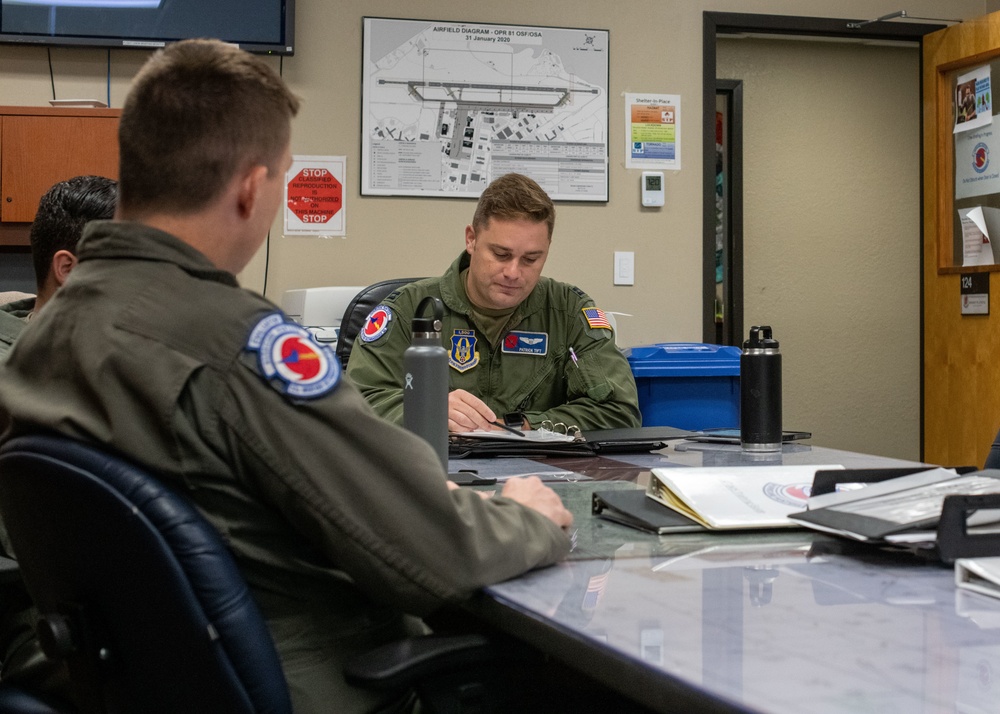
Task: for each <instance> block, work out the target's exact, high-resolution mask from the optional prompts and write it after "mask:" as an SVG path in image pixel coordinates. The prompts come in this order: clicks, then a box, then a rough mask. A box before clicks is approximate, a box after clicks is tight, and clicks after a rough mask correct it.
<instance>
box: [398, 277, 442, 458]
mask: <svg viewBox="0 0 1000 714" xmlns="http://www.w3.org/2000/svg"><path fill="white" fill-rule="evenodd" d="M428 306H430V308H431V309H432V311H433V315H431V316H430V317H425V316H424V312H425V310H426V309H427V308H428ZM443 317H444V305H443V304H442V303H441V300H439V299H438V298H436V297H425V298H424V299H423V300H422V301H421V302H420V305H418V306H417V312H416V314H415V315H414V317H413V339H412V341H411V342H410V346H409V347H407V348H406V351H405V352H404V353H403V426H404V427H406V428H407V429H408V430H410V431H412V432H413V433H414V434H416V435H418V436H422V437H423V438H424V439H425V440H426V441H427V442H428V443H429V444H430V445H431V446H433V447H434V451H435V452H436V453H437V455H438V458H439V459H440V460H441V465H442V466H443V467H444V469H445V470H446V471H447V470H448V351H447V350H446V349H445V348H444V347H443V346H442V345H441V320H442V318H443Z"/></svg>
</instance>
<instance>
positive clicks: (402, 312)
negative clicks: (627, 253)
mask: <svg viewBox="0 0 1000 714" xmlns="http://www.w3.org/2000/svg"><path fill="white" fill-rule="evenodd" d="M554 225H555V206H553V204H552V201H551V199H549V197H548V195H546V193H545V192H544V191H543V190H542V188H541V187H540V186H539V185H538V184H537V183H535V182H534V181H533V180H531V179H530V178H528V177H526V176H521V175H520V174H506V175H504V176H501V177H500V178H498V179H496V180H495V181H493V183H491V184H490V185H489V186H488V187H487V188H486V190H485V191H484V192H483V194H482V196H480V198H479V203H478V204H477V206H476V212H475V215H474V216H473V219H472V225H469V226H466V228H465V252H463V253H462V254H461V255H460V256H459V257H458V258H457V259H456V260H455V262H454V263H452V264H451V267H449V268H448V270H447V272H445V274H444V275H443V276H442V277H440V278H431V279H427V280H421V281H418V282H416V283H411V284H410V285H407V286H405V287H404V288H402V289H400V290H398V291H396V292H394V293H392V294H391V295H389V296H388V297H387V298H386V299H385V301H384V302H383V303H382V304H380V305H378V306H376V307H375V309H374V310H372V312H371V314H370V315H369V316H368V320H367V321H366V324H365V325H364V327H363V328H362V329H361V332H360V333H359V335H358V339H357V340H355V343H354V347H353V349H352V350H351V358H350V363H349V364H348V374H349V375H350V377H351V379H352V380H353V381H354V383H355V384H356V385H357V386H358V388H359V389H360V390H361V393H362V394H363V395H364V396H365V398H366V399H367V400H368V402H369V403H370V404H371V405H372V407H373V408H374V409H375V411H376V413H378V414H380V415H382V416H383V417H385V418H387V419H389V420H391V421H394V422H397V423H401V422H402V419H403V352H404V351H405V350H406V348H407V347H408V346H409V344H410V323H411V320H412V319H413V314H414V312H415V310H416V308H417V306H418V305H419V304H420V301H421V300H422V299H423V298H424V297H426V296H428V295H430V296H434V297H438V298H440V299H441V300H442V302H443V303H444V306H445V314H444V320H443V328H442V329H443V339H444V343H445V347H446V348H447V349H448V352H449V356H448V362H449V365H450V366H451V370H450V371H449V373H450V384H449V388H450V391H449V395H448V428H449V430H451V431H453V432H463V431H472V430H475V429H486V430H489V429H491V428H493V423H494V422H496V421H497V420H498V419H503V420H504V421H505V422H506V423H507V424H514V425H518V426H523V427H524V428H532V427H534V428H537V427H539V426H540V425H541V424H542V423H543V422H551V423H552V424H558V423H562V424H565V425H575V426H578V427H579V428H580V429H583V430H589V429H611V428H624V427H635V426H639V424H640V419H641V418H640V415H639V406H638V396H637V394H636V387H635V380H634V379H633V377H632V372H631V369H630V368H629V365H628V362H627V360H626V359H625V358H624V356H623V355H622V354H621V352H619V350H618V348H617V347H616V346H615V340H614V333H613V330H612V327H611V325H610V323H609V322H608V319H607V317H606V315H605V314H604V312H603V311H602V310H600V309H599V308H597V307H596V306H595V305H594V302H593V301H592V300H591V299H590V298H589V297H588V296H587V295H586V294H585V293H584V292H583V291H582V290H580V289H579V288H577V287H574V286H572V285H567V284H566V283H560V282H558V281H555V280H552V279H551V278H544V277H542V267H543V266H544V265H545V259H546V257H548V253H549V246H550V244H551V242H552V229H553V227H554Z"/></svg>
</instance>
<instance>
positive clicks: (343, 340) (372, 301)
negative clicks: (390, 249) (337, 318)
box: [337, 278, 423, 369]
mask: <svg viewBox="0 0 1000 714" xmlns="http://www.w3.org/2000/svg"><path fill="white" fill-rule="evenodd" d="M417 280H423V278H393V279H391V280H383V281H382V282H380V283H375V284H373V285H369V286H368V287H367V288H365V289H364V290H362V291H361V292H359V293H358V294H357V295H355V296H354V299H353V300H351V302H350V304H349V305H348V306H347V309H346V310H345V311H344V319H343V320H341V322H340V333H339V334H338V336H337V357H338V358H339V359H340V364H341V365H343V367H344V369H347V361H348V360H349V359H350V358H351V347H353V346H354V339H355V338H356V337H357V336H358V333H359V332H360V331H361V328H362V327H364V324H365V318H367V317H368V315H369V314H370V313H371V311H372V310H374V309H375V308H376V307H378V304H379V303H380V302H382V301H383V300H384V299H385V298H386V297H387V296H388V295H389V293H391V292H392V291H393V290H396V289H397V288H401V287H403V286H404V285H408V284H409V283H413V282H416V281H417Z"/></svg>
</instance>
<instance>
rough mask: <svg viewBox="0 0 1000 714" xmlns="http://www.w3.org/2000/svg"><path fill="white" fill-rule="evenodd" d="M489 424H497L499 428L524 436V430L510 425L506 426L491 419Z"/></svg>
mask: <svg viewBox="0 0 1000 714" xmlns="http://www.w3.org/2000/svg"><path fill="white" fill-rule="evenodd" d="M490 424H492V425H493V426H498V427H500V428H501V429H503V430H505V431H509V432H510V433H511V434H517V435H518V436H524V432H523V431H521V430H520V429H515V428H514V427H512V426H507V425H506V424H504V423H503V422H499V421H491V422H490ZM525 438H527V437H525Z"/></svg>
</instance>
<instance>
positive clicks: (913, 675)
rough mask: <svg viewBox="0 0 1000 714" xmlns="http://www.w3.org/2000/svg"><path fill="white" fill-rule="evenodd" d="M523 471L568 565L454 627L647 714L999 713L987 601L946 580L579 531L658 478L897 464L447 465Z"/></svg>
mask: <svg viewBox="0 0 1000 714" xmlns="http://www.w3.org/2000/svg"><path fill="white" fill-rule="evenodd" d="M532 464H534V466H535V467H536V468H537V469H539V470H540V471H541V472H542V474H543V476H545V478H546V480H548V481H550V482H551V484H552V485H553V488H555V489H556V490H557V491H558V492H559V493H560V495H561V496H562V497H563V499H564V501H565V502H566V504H567V506H568V507H569V508H570V509H571V510H572V511H573V513H574V517H575V523H574V528H573V534H572V535H573V540H574V547H573V551H572V554H571V556H570V558H569V559H568V560H567V561H566V562H563V563H560V564H558V565H556V566H553V567H549V568H544V569H541V570H536V571H534V572H531V573H528V574H527V575H525V576H522V577H520V578H517V579H514V580H510V581H508V582H504V583H500V584H497V585H494V586H492V587H489V588H486V590H485V591H484V592H483V593H481V594H480V595H479V596H477V597H476V598H474V599H473V600H472V601H471V602H470V603H468V605H467V607H466V609H467V611H468V612H470V613H472V614H473V615H475V616H476V617H478V618H480V619H482V620H483V621H485V622H486V623H488V624H489V625H490V626H492V627H496V628H498V629H500V630H502V631H504V632H506V633H508V634H510V635H513V636H514V637H516V638H518V639H520V640H521V641H523V642H525V643H527V644H529V645H531V646H532V647H534V648H536V649H538V650H541V651H542V652H545V653H547V654H549V655H551V656H552V657H554V658H556V659H558V660H559V661H561V662H562V663H564V664H566V665H569V666H571V667H574V668H575V669H577V670H579V671H580V672H582V673H584V674H585V675H587V676H589V677H591V678H593V679H595V680H597V681H598V682H600V683H601V684H603V685H605V686H607V687H609V688H611V689H613V690H615V691H616V692H618V693H619V694H621V695H623V696H625V697H627V698H629V699H632V700H634V701H636V702H639V703H641V704H642V705H643V706H644V707H645V708H647V709H649V710H652V711H661V712H688V711H727V712H732V711H738V712H778V713H786V712H787V713H793V712H794V713H795V714H800V713H801V712H810V713H812V712H816V713H825V712H838V713H839V712H844V713H848V712H849V713H851V714H857V713H859V712H862V713H863V712H872V713H875V712H878V713H879V714H893V713H899V714H904V713H905V714H913V713H929V712H1000V600H998V599H993V598H990V597H987V596H984V595H978V594H974V593H968V592H966V591H964V590H958V589H957V588H956V587H955V582H954V570H953V568H952V567H948V566H944V565H942V564H941V563H940V562H937V561H934V560H932V559H929V558H926V557H921V556H919V555H917V554H914V553H911V552H900V551H896V552H892V551H887V550H882V549H878V548H874V547H872V546H869V545H866V544H863V543H854V542H851V541H848V540H846V539H840V538H836V537H834V536H828V535H824V534H820V533H816V532H812V531H805V530H799V529H781V530H771V531H756V532H753V533H750V532H744V533H695V534H690V533H687V534H673V535H660V536H658V535H654V534H647V533H644V532H641V531H638V530H635V529H631V528H627V527H625V526H620V525H618V524H615V523H611V522H608V521H605V520H603V519H600V518H597V517H596V516H593V515H591V512H590V510H591V506H590V502H591V494H592V493H593V492H594V491H595V490H607V489H616V488H630V489H635V488H639V487H642V486H643V485H644V482H645V480H646V479H648V476H649V471H650V469H652V468H655V467H672V466H696V467H704V466H747V465H756V466H760V467H761V468H767V467H768V466H769V465H774V464H811V465H821V464H840V465H843V466H845V467H847V468H873V467H893V466H908V465H913V464H914V462H909V461H900V460H896V459H889V458H883V457H877V456H868V455H864V454H857V453H852V452H847V451H838V450H834V449H827V448H822V447H816V446H810V445H808V444H801V443H796V444H786V445H785V446H784V448H783V451H782V452H780V453H775V454H771V455H765V456H762V455H756V456H755V455H751V454H747V453H744V452H743V451H742V450H741V449H740V448H739V447H738V446H726V445H708V444H695V443H692V442H686V441H684V442H679V443H674V444H673V445H671V446H669V447H668V448H666V449H663V450H662V451H659V452H653V453H650V454H638V455H634V454H633V455H620V456H615V457H613V458H607V457H589V458H575V459H571V460H570V459H553V460H548V459H546V460H542V461H537V462H530V463H527V464H526V463H523V460H520V459H511V460H504V459H496V460H493V461H492V462H490V461H488V460H476V461H475V462H474V463H470V462H464V463H463V462H453V465H458V466H463V467H466V468H467V467H474V468H476V469H477V470H480V473H481V475H490V473H493V474H494V475H500V477H501V478H502V477H503V474H505V473H506V474H511V473H524V472H528V471H530V470H531V468H532Z"/></svg>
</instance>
